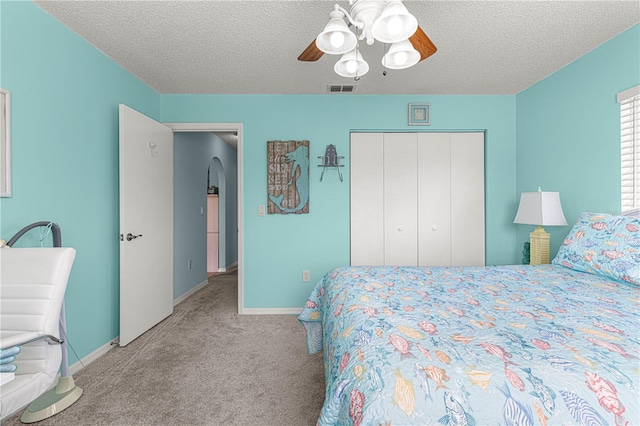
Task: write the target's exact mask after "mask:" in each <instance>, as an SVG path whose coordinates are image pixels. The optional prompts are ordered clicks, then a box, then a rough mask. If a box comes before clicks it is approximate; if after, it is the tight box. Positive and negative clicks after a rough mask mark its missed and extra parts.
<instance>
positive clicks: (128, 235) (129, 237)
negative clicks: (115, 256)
mask: <svg viewBox="0 0 640 426" xmlns="http://www.w3.org/2000/svg"><path fill="white" fill-rule="evenodd" d="M138 237H142V234H139V235H133V234H132V233H131V232H129V233H128V234H127V241H131V240H135V239H136V238H138Z"/></svg>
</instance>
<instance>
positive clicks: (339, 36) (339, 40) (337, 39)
mask: <svg viewBox="0 0 640 426" xmlns="http://www.w3.org/2000/svg"><path fill="white" fill-rule="evenodd" d="M344 38H345V37H344V34H343V33H342V32H340V31H334V32H332V33H331V36H329V42H330V43H331V46H333V47H335V48H336V49H339V48H341V47H342V46H343V45H344Z"/></svg>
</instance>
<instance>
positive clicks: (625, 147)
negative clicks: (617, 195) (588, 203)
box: [618, 86, 640, 212]
mask: <svg viewBox="0 0 640 426" xmlns="http://www.w3.org/2000/svg"><path fill="white" fill-rule="evenodd" d="M618 103H620V143H621V145H620V148H621V149H620V151H621V161H622V162H621V164H622V176H621V187H620V188H621V195H622V211H623V212H625V211H627V210H631V209H636V208H639V207H640V86H636V87H632V88H631V89H628V90H625V91H624V92H620V93H618Z"/></svg>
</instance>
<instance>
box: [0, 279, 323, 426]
mask: <svg viewBox="0 0 640 426" xmlns="http://www.w3.org/2000/svg"><path fill="white" fill-rule="evenodd" d="M237 291H238V289H237V275H236V274H235V273H229V274H222V275H215V276H213V277H211V278H209V285H206V286H205V287H204V288H202V289H201V290H199V291H198V292H197V293H195V294H194V295H192V296H191V297H189V298H188V299H187V300H185V301H184V302H182V303H180V304H179V305H178V306H176V308H175V310H174V313H173V315H172V316H171V317H169V318H167V319H166V320H164V321H163V322H161V323H160V324H158V325H157V326H155V327H154V328H152V329H151V330H149V331H148V332H147V333H145V334H144V335H143V336H141V337H139V338H138V339H136V340H135V341H133V342H132V343H130V344H129V345H128V346H126V347H124V348H114V349H112V350H111V351H109V352H108V353H107V354H105V355H104V356H102V357H101V358H100V359H98V360H96V361H95V362H93V363H92V364H90V365H88V366H87V367H85V368H84V369H82V370H81V371H80V372H78V373H77V374H76V375H75V376H74V377H75V380H76V383H77V384H78V385H79V386H80V387H82V388H83V389H84V395H83V396H82V397H81V398H80V400H79V401H78V402H76V403H75V404H74V405H73V406H71V407H69V408H68V409H66V410H65V411H62V412H61V413H59V414H57V415H55V416H53V417H51V418H49V419H47V420H44V421H42V422H39V423H37V424H38V425H43V426H44V425H65V426H70V425H83V426H84V425H131V426H135V425H225V426H227V425H229V426H231V425H243V426H245V425H260V426H271V425H273V426H304V425H315V423H316V420H317V418H318V415H319V413H320V408H321V406H322V402H323V399H324V372H323V364H322V354H316V355H308V354H307V352H306V346H305V333H304V328H303V327H302V326H301V325H300V323H299V322H298V320H297V318H296V316H293V315H260V316H258V315H255V316H253V315H243V316H239V315H237V294H238V293H237ZM20 415H21V413H20V414H17V415H15V416H13V417H12V418H10V419H8V420H7V422H6V423H4V424H5V425H6V426H13V425H19V424H21V423H20V420H19V416H20Z"/></svg>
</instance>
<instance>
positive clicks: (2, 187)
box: [0, 88, 11, 197]
mask: <svg viewBox="0 0 640 426" xmlns="http://www.w3.org/2000/svg"><path fill="white" fill-rule="evenodd" d="M10 196H11V93H10V92H9V91H8V90H4V89H1V88H0V197H10Z"/></svg>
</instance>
